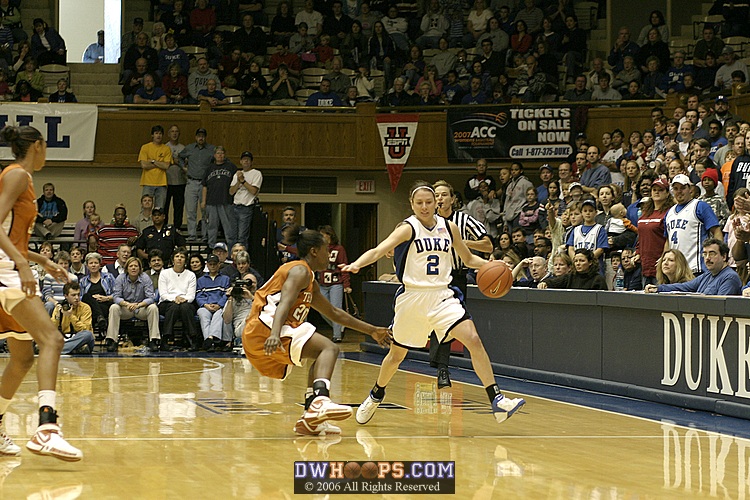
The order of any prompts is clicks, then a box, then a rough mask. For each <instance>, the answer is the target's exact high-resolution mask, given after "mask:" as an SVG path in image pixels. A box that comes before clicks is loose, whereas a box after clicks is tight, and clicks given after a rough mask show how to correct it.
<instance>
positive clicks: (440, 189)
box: [430, 180, 492, 389]
mask: <svg viewBox="0 0 750 500" xmlns="http://www.w3.org/2000/svg"><path fill="white" fill-rule="evenodd" d="M432 187H433V188H434V189H435V196H436V197H437V205H438V215H439V216H441V217H445V218H446V219H448V220H450V221H453V222H454V223H455V224H456V225H457V226H458V230H459V231H460V232H461V239H463V240H464V243H466V246H467V247H469V249H470V250H472V251H474V252H481V253H491V252H492V240H491V239H490V236H489V235H488V234H487V230H486V229H485V227H484V225H483V224H482V223H481V222H479V221H478V220H477V219H475V218H474V217H472V216H471V215H468V214H465V213H463V212H455V211H454V210H453V205H454V204H455V202H456V195H455V193H454V192H453V186H451V185H450V184H449V183H448V182H446V181H443V180H440V181H437V182H436V183H435V184H433V185H432ZM451 257H452V259H453V271H452V272H451V276H452V277H453V279H452V280H451V285H452V286H454V287H457V288H458V289H459V290H461V293H462V294H463V297H462V300H463V301H465V300H466V273H467V268H466V266H464V263H463V261H461V258H460V257H459V256H458V254H457V253H456V251H455V250H454V249H453V248H451ZM450 354H451V346H450V342H447V343H444V344H441V343H439V342H438V340H437V336H436V335H435V332H432V334H430V366H432V367H434V368H437V369H438V374H437V384H438V388H439V389H443V388H445V387H451V377H450V372H449V371H448V360H449V359H450Z"/></svg>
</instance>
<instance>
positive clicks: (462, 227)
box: [447, 211, 487, 269]
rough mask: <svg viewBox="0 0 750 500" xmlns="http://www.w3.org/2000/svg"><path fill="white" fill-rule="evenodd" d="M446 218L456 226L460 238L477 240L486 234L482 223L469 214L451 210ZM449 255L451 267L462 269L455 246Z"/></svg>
mask: <svg viewBox="0 0 750 500" xmlns="http://www.w3.org/2000/svg"><path fill="white" fill-rule="evenodd" d="M447 219H448V220H449V221H451V222H453V223H454V224H455V225H456V226H458V231H459V234H460V235H461V239H462V240H471V241H479V240H481V239H482V238H484V237H485V236H487V230H486V229H485V228H484V224H482V223H481V222H479V221H478V220H477V219H475V218H474V217H472V216H471V215H469V214H467V213H464V212H456V211H453V213H451V215H450V217H447ZM451 257H452V259H453V269H464V268H465V266H464V263H463V261H462V260H461V257H459V256H458V253H457V252H456V249H455V248H451Z"/></svg>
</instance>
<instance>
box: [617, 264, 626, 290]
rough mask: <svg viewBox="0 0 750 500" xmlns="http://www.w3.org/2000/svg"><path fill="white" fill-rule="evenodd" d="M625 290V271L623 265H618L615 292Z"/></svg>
mask: <svg viewBox="0 0 750 500" xmlns="http://www.w3.org/2000/svg"><path fill="white" fill-rule="evenodd" d="M623 290H625V272H624V271H623V270H622V266H618V267H617V273H616V274H615V292H622V291H623Z"/></svg>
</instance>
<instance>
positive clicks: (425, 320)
mask: <svg viewBox="0 0 750 500" xmlns="http://www.w3.org/2000/svg"><path fill="white" fill-rule="evenodd" d="M459 293H460V292H458V291H457V290H454V289H452V288H440V289H426V290H419V289H410V290H405V289H404V288H403V287H401V288H399V290H398V292H396V300H395V306H394V311H395V314H394V317H393V328H392V329H393V341H394V343H395V344H397V345H399V346H401V347H407V348H408V347H417V348H421V347H424V346H426V345H427V341H428V340H429V339H430V333H431V332H432V331H433V330H434V331H435V334H436V335H437V338H438V340H439V341H440V342H445V341H447V340H449V339H450V338H451V337H450V331H451V329H452V328H453V327H454V326H456V325H457V324H459V323H460V322H461V321H463V320H465V319H470V318H471V316H469V313H467V312H466V309H465V308H464V305H463V303H462V302H461V300H459V298H458V297H459Z"/></svg>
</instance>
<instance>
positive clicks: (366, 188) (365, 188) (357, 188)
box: [354, 180, 375, 193]
mask: <svg viewBox="0 0 750 500" xmlns="http://www.w3.org/2000/svg"><path fill="white" fill-rule="evenodd" d="M354 192H355V193H374V192H375V181H374V180H367V181H354Z"/></svg>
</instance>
